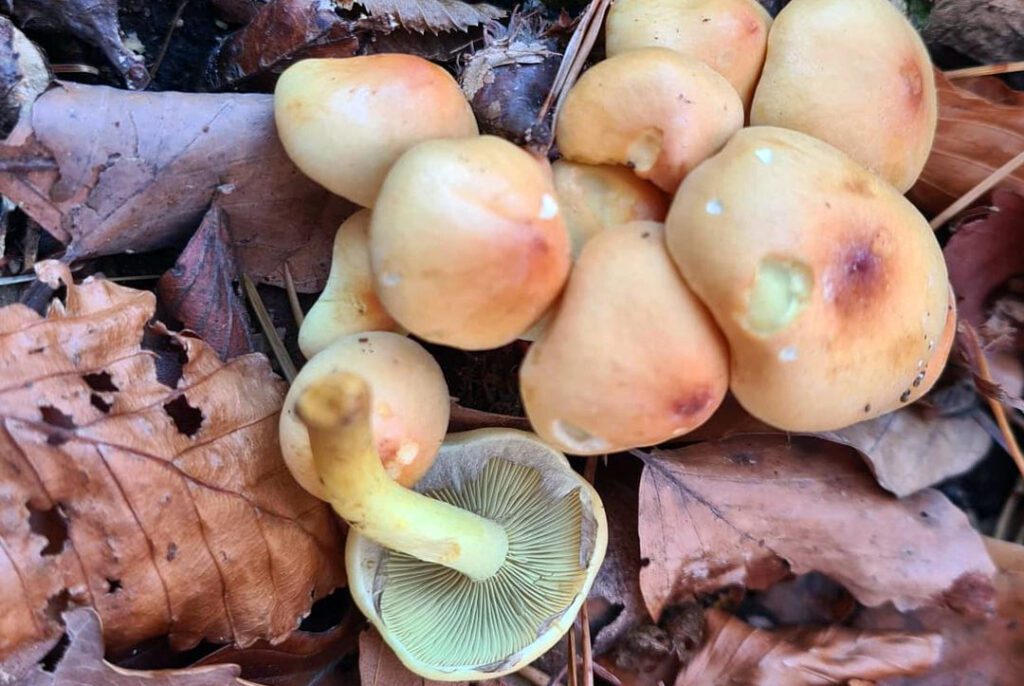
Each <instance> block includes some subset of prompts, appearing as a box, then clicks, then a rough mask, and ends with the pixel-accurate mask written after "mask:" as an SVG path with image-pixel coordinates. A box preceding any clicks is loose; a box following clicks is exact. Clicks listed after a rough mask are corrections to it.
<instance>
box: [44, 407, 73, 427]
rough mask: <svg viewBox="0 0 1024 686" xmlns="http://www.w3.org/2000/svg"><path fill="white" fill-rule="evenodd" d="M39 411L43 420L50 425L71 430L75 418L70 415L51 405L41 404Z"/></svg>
mask: <svg viewBox="0 0 1024 686" xmlns="http://www.w3.org/2000/svg"><path fill="white" fill-rule="evenodd" d="M39 413H40V414H41V415H42V416H43V421H44V422H46V423H47V424H49V425H50V426H56V427H58V428H60V429H67V430H69V431H70V430H72V429H74V428H75V420H74V419H72V418H71V416H70V415H66V414H64V413H63V412H61V411H60V410H58V409H57V408H56V407H54V406H53V405H43V406H42V407H40V408H39Z"/></svg>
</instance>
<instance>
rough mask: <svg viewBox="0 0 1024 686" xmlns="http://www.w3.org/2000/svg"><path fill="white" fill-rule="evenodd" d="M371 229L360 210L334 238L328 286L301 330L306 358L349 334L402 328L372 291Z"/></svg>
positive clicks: (301, 345) (300, 345) (300, 343)
mask: <svg viewBox="0 0 1024 686" xmlns="http://www.w3.org/2000/svg"><path fill="white" fill-rule="evenodd" d="M369 228H370V211H369V210H360V211H358V212H356V213H355V214H353V215H352V216H351V217H349V218H348V219H346V220H345V222H344V223H343V224H342V225H341V227H339V228H338V233H337V234H336V235H335V236H334V252H333V255H332V257H331V273H330V276H328V278H327V285H326V286H324V290H323V293H321V294H320V297H319V298H318V299H317V301H316V303H315V304H314V305H313V307H312V308H310V310H309V313H308V314H306V319H305V321H303V322H302V326H301V327H300V328H299V348H300V349H301V350H302V354H303V355H305V356H306V357H307V358H310V357H313V355H316V354H317V353H318V352H320V351H321V350H323V349H324V348H326V347H327V346H328V345H330V344H331V343H333V342H334V341H336V340H338V339H340V338H344V337H345V336H348V335H350V334H354V333H362V332H364V331H399V330H400V329H401V328H402V327H400V326H399V325H398V323H397V322H396V321H395V320H394V319H392V318H391V315H389V314H388V313H387V311H386V310H385V309H384V306H383V305H381V304H380V298H378V297H377V293H376V292H375V291H374V289H373V274H372V273H371V272H370V242H369V236H368V235H367V234H368V232H369Z"/></svg>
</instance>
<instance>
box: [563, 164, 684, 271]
mask: <svg viewBox="0 0 1024 686" xmlns="http://www.w3.org/2000/svg"><path fill="white" fill-rule="evenodd" d="M551 169H552V171H553V172H554V175H555V193H556V195H557V196H558V204H559V206H560V207H561V208H562V216H563V217H564V218H565V226H566V228H567V229H568V230H569V240H570V241H571V242H572V255H573V259H575V258H576V257H579V254H580V251H581V250H583V244H584V243H586V242H587V240H588V239H589V238H590V237H591V236H593V235H594V234H596V233H598V232H600V231H603V230H604V229H606V228H609V227H612V226H618V225H619V224H625V223H627V222H632V221H643V220H650V221H656V222H660V221H664V220H665V215H666V214H667V213H668V202H669V201H668V198H667V197H665V194H664V193H662V192H661V191H660V190H658V188H657V187H656V186H654V185H653V184H651V183H649V182H647V181H644V180H643V179H640V178H637V176H636V175H635V174H633V173H632V172H631V171H629V170H628V169H626V168H625V167H611V166H607V165H591V164H577V163H575V162H570V161H568V160H558V161H557V162H555V163H554V164H553V165H551Z"/></svg>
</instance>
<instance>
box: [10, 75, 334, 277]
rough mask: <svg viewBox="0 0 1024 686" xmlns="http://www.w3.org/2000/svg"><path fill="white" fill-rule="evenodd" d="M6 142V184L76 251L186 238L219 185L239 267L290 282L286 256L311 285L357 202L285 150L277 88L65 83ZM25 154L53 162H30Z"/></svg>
mask: <svg viewBox="0 0 1024 686" xmlns="http://www.w3.org/2000/svg"><path fill="white" fill-rule="evenodd" d="M69 121H74V126H69V125H68V122H69ZM8 143H9V145H7V146H2V147H0V163H2V164H3V171H0V193H2V194H3V195H5V196H7V197H8V198H10V199H11V200H12V201H14V202H16V203H18V204H19V205H20V206H21V207H22V208H23V209H24V210H25V211H26V212H27V213H28V214H29V215H30V216H31V217H32V218H33V219H35V220H36V221H37V222H39V224H40V225H41V226H42V227H43V228H44V229H46V230H47V231H49V232H50V233H52V234H53V235H54V237H55V238H57V239H58V240H60V241H61V242H64V243H70V245H69V246H68V252H67V258H68V259H72V260H73V259H82V258H86V257H93V256H97V255H113V254H118V253H122V252H133V251H134V252H141V251H144V250H152V249H155V248H159V247H164V246H167V245H170V244H174V243H177V242H182V241H183V240H184V239H185V238H186V237H188V236H189V235H190V234H191V233H192V232H193V231H195V229H196V228H197V227H198V226H199V223H200V221H201V220H202V218H203V216H204V215H205V214H206V211H207V209H208V208H209V206H210V203H211V202H212V201H213V199H214V197H215V196H216V195H217V194H218V193H220V194H221V196H222V197H221V198H220V205H221V207H222V208H223V210H224V213H225V215H226V217H227V219H228V221H229V222H230V225H231V234H232V238H233V240H234V246H235V249H236V254H237V257H238V260H239V264H240V267H241V268H242V270H243V271H244V272H245V273H247V274H249V275H250V276H252V277H254V278H255V279H258V280H261V281H266V282H269V283H273V284H276V285H283V284H284V263H285V262H288V264H289V266H290V267H291V272H292V275H293V276H294V279H295V285H296V288H298V289H299V290H301V291H314V290H318V289H320V288H322V287H323V284H324V282H325V281H326V278H327V272H328V270H329V266H330V265H329V263H330V256H331V244H332V241H333V239H334V233H335V232H336V231H337V229H338V225H339V224H340V223H341V221H342V220H343V219H344V218H345V217H346V216H347V215H348V214H349V213H350V212H351V211H352V210H353V206H352V205H351V204H349V203H348V202H347V201H345V200H342V199H341V198H338V197H337V196H333V195H331V194H330V193H328V192H327V191H326V190H324V189H323V188H321V187H320V186H318V185H316V184H315V183H313V182H312V181H310V180H309V179H308V178H306V177H305V176H304V175H303V174H302V173H301V172H299V170H298V169H297V168H296V167H295V166H294V165H293V164H292V163H291V161H289V159H288V157H287V155H286V154H285V152H284V149H283V148H282V147H281V144H280V142H279V141H278V139H277V133H276V130H275V128H274V113H273V96H272V95H262V94H261V95H257V94H236V93H222V94H205V93H199V94H195V93H129V92H126V91H123V90H116V89H113V88H107V87H104V86H83V85H77V84H70V83H65V84H61V85H60V86H59V87H56V88H52V89H50V90H49V91H47V92H46V93H44V94H43V95H42V96H40V97H39V98H38V99H37V100H36V102H35V105H34V106H33V108H32V112H31V116H30V118H29V119H28V120H27V121H25V122H22V124H19V126H18V127H17V128H16V129H15V131H14V133H12V134H11V136H10V138H9V140H8ZM30 162H32V163H33V164H34V165H35V166H36V167H42V166H45V165H49V167H50V168H49V169H47V170H43V171H33V172H32V173H25V169H26V165H29V163H30ZM29 168H31V167H29Z"/></svg>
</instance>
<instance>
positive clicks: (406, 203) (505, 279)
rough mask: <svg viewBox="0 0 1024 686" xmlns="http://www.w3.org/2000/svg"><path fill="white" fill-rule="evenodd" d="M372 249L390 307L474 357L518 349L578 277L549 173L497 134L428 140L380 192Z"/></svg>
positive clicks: (405, 322)
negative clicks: (519, 340) (569, 279)
mask: <svg viewBox="0 0 1024 686" xmlns="http://www.w3.org/2000/svg"><path fill="white" fill-rule="evenodd" d="M370 253H371V256H372V264H373V272H374V278H375V279H376V284H377V294H378V296H379V297H380V299H381V302H383V303H384V307H385V308H386V309H387V311H388V312H389V313H390V314H391V316H393V317H394V318H395V319H396V320H397V321H398V322H399V323H400V324H401V325H402V326H404V327H405V328H406V329H408V330H409V331H411V332H412V333H414V334H416V335H417V336H419V337H421V338H424V339H426V340H428V341H433V342H435V343H441V344H444V345H450V346H454V347H458V348H463V349H468V350H480V349H485V348H496V347H498V346H501V345H504V344H506V343H510V342H511V341H513V340H515V339H516V337H517V336H519V334H521V333H523V332H524V331H526V330H527V329H528V328H530V326H531V325H532V324H533V323H534V322H535V321H537V319H539V318H540V316H541V314H543V312H544V310H545V309H547V307H548V305H549V304H550V303H551V302H552V301H553V300H554V299H555V298H556V297H557V295H558V293H559V291H560V290H561V288H562V284H563V283H564V282H565V279H566V276H567V274H568V272H569V237H568V234H567V233H566V230H565V223H564V222H563V220H562V215H561V212H560V211H559V206H558V201H557V200H556V198H555V190H554V186H553V184H552V179H551V168H550V165H549V164H548V162H547V160H543V159H536V158H534V157H532V156H531V155H530V154H528V153H526V152H525V151H523V150H521V149H519V148H517V147H516V146H515V145H513V144H511V143H509V142H507V141H504V140H502V139H500V138H496V137H494V136H479V137H476V138H463V139H454V140H437V141H430V142H427V143H421V144H420V145H418V146H416V147H415V148H413V149H412V150H410V151H409V152H408V153H406V154H405V155H403V156H402V158H401V159H400V160H399V161H398V162H397V163H396V164H395V166H394V167H393V168H392V170H391V172H390V173H389V174H388V177H387V179H386V180H385V182H384V186H383V187H382V188H381V192H380V197H379V199H378V202H377V206H376V207H375V208H374V212H373V218H372V220H371V224H370Z"/></svg>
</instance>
